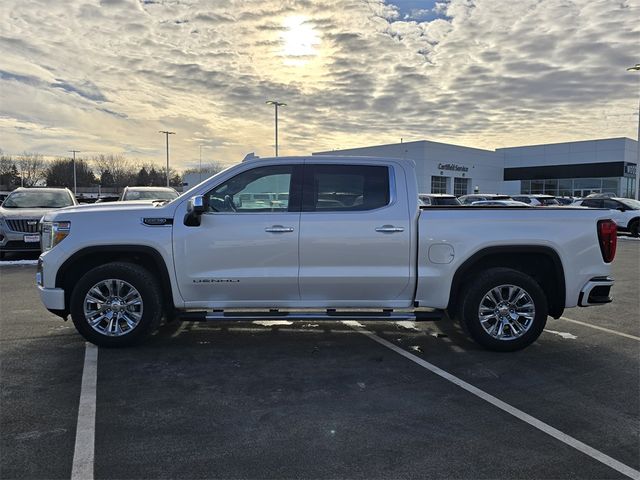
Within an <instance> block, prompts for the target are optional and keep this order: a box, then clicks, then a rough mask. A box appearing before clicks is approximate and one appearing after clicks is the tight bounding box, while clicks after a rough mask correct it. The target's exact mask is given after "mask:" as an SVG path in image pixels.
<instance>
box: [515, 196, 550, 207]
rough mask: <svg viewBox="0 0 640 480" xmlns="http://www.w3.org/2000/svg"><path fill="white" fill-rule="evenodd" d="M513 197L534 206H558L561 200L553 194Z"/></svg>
mask: <svg viewBox="0 0 640 480" xmlns="http://www.w3.org/2000/svg"><path fill="white" fill-rule="evenodd" d="M511 198H513V199H514V200H517V201H518V202H522V203H526V204H527V205H531V206H533V207H550V206H558V205H560V202H559V201H558V200H556V197H554V196H553V195H542V194H540V195H513V196H512V197H511Z"/></svg>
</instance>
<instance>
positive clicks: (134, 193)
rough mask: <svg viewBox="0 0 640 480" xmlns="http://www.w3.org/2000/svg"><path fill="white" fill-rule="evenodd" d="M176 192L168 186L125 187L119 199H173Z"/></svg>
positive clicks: (176, 194) (124, 200) (176, 196)
mask: <svg viewBox="0 0 640 480" xmlns="http://www.w3.org/2000/svg"><path fill="white" fill-rule="evenodd" d="M174 198H178V192H176V191H175V190H174V189H173V188H170V187H125V188H124V191H123V192H122V196H121V197H120V201H122V202H128V201H131V200H169V201H171V200H173V199H174Z"/></svg>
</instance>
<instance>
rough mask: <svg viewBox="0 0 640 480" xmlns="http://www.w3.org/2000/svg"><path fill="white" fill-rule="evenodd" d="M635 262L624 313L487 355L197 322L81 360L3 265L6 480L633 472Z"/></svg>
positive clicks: (637, 378)
mask: <svg viewBox="0 0 640 480" xmlns="http://www.w3.org/2000/svg"><path fill="white" fill-rule="evenodd" d="M30 258H33V257H30ZM13 259H15V258H9V259H8V260H13ZM639 268H640V241H637V240H633V239H626V238H621V240H620V242H619V244H618V254H617V259H616V262H615V264H614V276H615V278H616V285H615V287H614V288H615V290H614V295H615V301H614V303H612V304H609V305H606V306H603V307H599V308H592V309H570V310H567V311H566V312H565V317H564V318H563V319H560V320H552V319H550V320H549V322H548V324H547V329H546V331H545V332H544V333H543V335H542V336H541V338H540V339H539V341H538V342H537V343H535V344H534V345H532V346H531V347H529V348H527V349H525V350H523V351H520V352H516V353H493V352H488V351H484V350H481V349H480V348H478V347H477V346H476V345H475V344H473V343H471V342H470V341H469V340H467V339H466V337H465V336H464V334H462V333H461V332H460V330H459V329H458V328H457V326H456V325H455V324H453V323H451V322H450V321H448V320H446V319H445V320H441V321H437V322H425V323H417V324H411V323H394V322H362V325H363V327H359V326H357V325H355V326H354V325H348V324H345V323H339V322H338V323H317V324H316V323H305V322H301V323H293V324H275V325H274V324H262V323H260V322H241V323H230V322H225V323H193V322H192V323H182V324H171V325H168V326H165V327H163V328H162V329H161V331H159V332H158V333H157V334H156V335H155V336H154V337H152V339H151V340H150V341H149V342H147V343H145V344H144V345H142V346H140V347H137V348H133V349H126V350H106V349H100V350H98V349H95V348H93V347H90V348H89V350H87V347H85V343H84V341H83V340H82V338H81V337H80V336H79V335H78V334H77V333H76V332H75V329H74V328H73V325H72V324H71V323H70V322H66V323H65V322H62V321H61V320H60V319H58V318H57V317H55V316H53V315H51V314H49V313H48V312H47V311H46V310H45V309H44V307H42V305H41V304H40V301H39V299H38V296H37V291H36V288H35V286H34V275H35V265H20V264H13V265H10V264H0V310H1V312H2V313H1V315H0V317H1V318H0V334H1V335H0V345H1V346H2V348H1V349H0V360H1V364H0V378H1V388H0V402H1V404H0V407H1V409H0V432H1V439H0V440H1V441H0V454H1V455H0V478H2V479H9V478H71V477H72V469H74V468H76V470H74V472H75V473H74V478H90V475H91V474H94V475H95V478H110V479H111V478H113V479H115V478H277V479H280V478H366V479H372V478H469V479H471V478H474V479H475V478H500V479H503V478H504V479H512V478H554V479H556V478H557V479H565V478H581V479H584V478H588V479H591V478H593V479H602V478H640V474H639V473H638V471H639V470H640V320H639V315H638V312H639V311H640V273H639V272H640V270H639ZM594 327H601V328H594ZM87 352H89V354H90V355H95V354H97V363H96V377H95V378H97V380H96V382H97V383H96V387H97V388H96V390H95V400H92V398H93V397H91V395H89V396H88V397H83V401H84V402H85V403H83V406H82V408H79V401H80V395H81V385H82V381H83V369H84V370H85V372H84V378H85V382H86V378H87V373H86V370H87V369H88V368H90V367H91V365H92V364H91V362H90V361H89V362H88V363H87V362H85V354H86V353H87ZM402 352H404V354H401V353H402ZM85 363H87V365H88V367H85ZM432 367H435V368H432ZM437 369H441V371H443V372H445V375H441V374H437V373H434V372H437V371H438V370H437ZM87 386H88V388H89V390H88V391H89V392H91V388H90V387H91V385H90V382H89V383H88V384H87V383H85V388H83V389H82V390H83V392H84V391H85V390H86V388H87ZM466 386H470V387H472V388H471V389H469V388H466ZM474 388H475V389H477V391H476V390H474ZM478 392H480V393H478ZM83 395H84V393H83ZM491 399H496V400H498V403H499V402H504V404H502V403H500V405H502V407H500V406H497V405H496V402H493V401H492V400H491ZM87 401H88V403H87ZM505 405H506V407H505ZM92 409H94V410H92ZM510 409H511V410H512V411H511V410H510ZM93 411H94V412H95V428H94V429H93V430H91V432H87V431H85V430H84V429H80V430H78V431H77V425H78V422H79V417H80V418H81V419H83V418H85V416H86V415H87V412H89V414H91V413H92V412H93ZM518 412H520V413H524V414H525V415H528V416H522V415H520V413H518ZM81 424H82V421H81ZM82 425H84V426H86V423H85V424H82ZM547 427H549V428H547ZM83 428H84V427H83ZM554 432H560V434H561V435H560V434H555V435H554V434H553V433H554ZM87 435H88V436H87ZM562 435H564V437H563V436H562ZM77 436H78V438H80V439H81V441H77V440H76V437H77ZM91 440H93V441H91ZM583 445H586V446H588V447H590V449H591V450H589V449H588V448H587V449H586V452H585V448H584V447H583ZM74 452H75V453H74ZM83 456H84V457H83ZM83 458H84V459H85V460H87V459H88V460H87V462H88V464H84V465H83V464H82V460H83ZM625 468H626V469H625ZM87 472H88V473H87Z"/></svg>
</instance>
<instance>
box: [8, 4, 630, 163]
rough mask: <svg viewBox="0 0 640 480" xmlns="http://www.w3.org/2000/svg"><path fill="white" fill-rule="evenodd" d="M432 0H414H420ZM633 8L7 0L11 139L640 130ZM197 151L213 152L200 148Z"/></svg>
mask: <svg viewBox="0 0 640 480" xmlns="http://www.w3.org/2000/svg"><path fill="white" fill-rule="evenodd" d="M421 10H422V11H421ZM638 17H640V7H639V6H638V4H637V3H632V2H625V1H620V2H611V1H608V0H546V1H545V2H538V1H534V0H520V1H518V2H504V1H503V0H482V1H470V0H450V1H442V2H419V1H413V0H397V1H396V2H394V1H393V0H390V1H387V2H383V1H382V0H366V1H359V0H358V1H356V0H346V1H345V0H317V1H306V2H289V1H275V0H261V1H258V0H253V1H241V0H220V1H216V2H207V1H197V0H183V1H180V2H176V1H169V0H141V1H133V0H103V1H101V2H99V3H96V2H93V1H86V2H85V1H80V0H76V1H72V2H71V1H70V2H64V3H55V2H38V1H35V0H34V1H33V2H30V3H29V7H28V8H26V7H25V6H24V3H23V2H21V1H19V0H5V1H4V2H3V13H2V14H0V31H1V32H2V35H1V36H0V53H1V54H2V58H3V65H2V69H1V71H0V119H1V120H2V121H0V138H2V144H1V145H0V147H1V148H3V150H4V151H8V152H21V151H23V150H38V149H42V150H43V151H42V153H45V154H51V155H55V154H60V153H63V152H65V151H66V150H68V149H69V148H77V149H79V150H82V151H84V152H95V153H100V152H122V153H129V154H131V155H136V156H140V157H144V158H143V159H144V160H150V159H151V160H153V159H156V160H157V161H158V162H161V160H162V158H163V145H164V143H163V139H162V138H161V136H160V135H159V134H158V133H157V131H158V130H162V129H166V128H168V129H171V130H173V131H176V132H177V135H175V137H173V138H172V157H173V158H175V161H176V165H180V164H181V163H183V164H185V165H186V164H188V163H190V162H193V161H194V160H195V159H197V158H198V156H199V148H198V146H199V145H200V144H205V145H209V146H210V148H206V154H207V155H210V156H211V157H212V158H208V159H205V160H206V161H210V160H213V159H215V160H218V161H222V162H224V163H235V162H237V161H239V160H240V159H242V157H243V156H244V154H245V153H246V152H248V151H256V152H257V153H258V154H260V155H263V156H266V155H269V154H271V153H272V152H273V150H272V149H273V107H270V106H268V105H266V104H265V100H267V99H278V100H280V101H284V102H286V103H287V104H288V106H287V107H284V108H282V109H281V110H280V149H281V152H282V153H284V154H299V153H309V152H312V151H319V150H331V149H332V148H347V147H355V146H362V145H370V144H378V143H386V142H394V141H398V140H399V139H400V137H403V138H404V139H405V140H415V139H431V140H437V141H445V142H447V141H448V142H454V143H457V144H466V145H469V146H476V147H485V148H496V147H502V146H508V145H518V144H527V143H546V142H553V141H564V140H574V139H585V138H599V137H606V136H616V137H618V136H634V135H635V128H636V127H637V123H635V122H636V121H637V118H636V117H634V116H633V111H634V108H635V106H636V105H637V95H638V93H637V88H638V82H640V74H637V75H635V76H634V74H633V73H629V72H626V70H625V68H626V67H628V66H630V65H633V64H635V63H637V62H638V61H639V59H638V58H637V51H638V50H637V44H638V39H639V38H640V29H639V26H638V22H637V21H636V19H637V18H638ZM204 153H205V152H203V154H204Z"/></svg>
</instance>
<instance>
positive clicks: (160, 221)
mask: <svg viewBox="0 0 640 480" xmlns="http://www.w3.org/2000/svg"><path fill="white" fill-rule="evenodd" d="M142 223H144V224H145V225H151V226H161V225H171V224H172V223H173V219H172V218H157V217H147V218H143V219H142Z"/></svg>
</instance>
